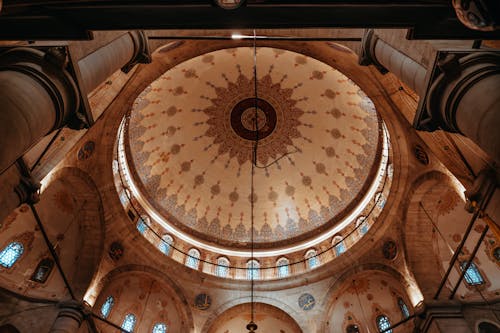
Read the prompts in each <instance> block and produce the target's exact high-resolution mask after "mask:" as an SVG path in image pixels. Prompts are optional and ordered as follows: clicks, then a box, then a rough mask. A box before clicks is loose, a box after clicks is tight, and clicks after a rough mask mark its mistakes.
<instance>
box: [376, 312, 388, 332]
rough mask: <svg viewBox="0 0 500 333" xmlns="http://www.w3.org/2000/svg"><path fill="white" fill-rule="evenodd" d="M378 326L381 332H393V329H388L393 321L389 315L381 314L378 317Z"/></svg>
mask: <svg viewBox="0 0 500 333" xmlns="http://www.w3.org/2000/svg"><path fill="white" fill-rule="evenodd" d="M377 327H378V331H379V332H384V333H392V330H388V328H389V327H391V322H390V321H389V318H387V316H384V315H381V316H378V317H377Z"/></svg>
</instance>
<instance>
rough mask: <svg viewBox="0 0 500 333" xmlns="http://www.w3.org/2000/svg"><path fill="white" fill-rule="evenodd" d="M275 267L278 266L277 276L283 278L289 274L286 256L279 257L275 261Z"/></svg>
mask: <svg viewBox="0 0 500 333" xmlns="http://www.w3.org/2000/svg"><path fill="white" fill-rule="evenodd" d="M276 267H277V268H278V278H280V279H281V278H285V277H287V276H288V275H289V274H290V266H289V261H288V259H287V258H285V257H282V258H279V259H278V261H277V262H276Z"/></svg>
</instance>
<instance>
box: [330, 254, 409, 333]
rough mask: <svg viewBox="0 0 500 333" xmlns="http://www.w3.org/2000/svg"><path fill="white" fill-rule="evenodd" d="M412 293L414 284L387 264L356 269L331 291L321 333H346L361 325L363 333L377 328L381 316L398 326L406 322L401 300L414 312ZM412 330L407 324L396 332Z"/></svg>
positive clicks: (363, 266)
mask: <svg viewBox="0 0 500 333" xmlns="http://www.w3.org/2000/svg"><path fill="white" fill-rule="evenodd" d="M410 290H411V289H410V282H409V281H407V279H405V277H404V276H403V274H401V273H399V272H398V271H397V270H395V269H394V268H392V267H389V266H386V265H383V264H369V265H360V266H356V267H354V268H353V269H351V270H349V271H347V272H345V273H344V274H343V275H342V276H341V277H340V278H339V279H337V280H335V281H334V282H333V284H332V285H331V287H330V288H329V289H328V292H327V294H326V297H325V298H324V301H323V304H322V307H323V309H324V313H323V317H322V318H323V319H322V323H321V324H322V328H321V332H334V333H337V332H339V333H340V332H344V330H345V328H346V327H347V326H348V325H357V326H358V327H361V331H362V332H364V331H367V329H368V328H369V330H370V331H372V330H374V329H376V327H375V318H376V316H377V315H381V314H384V315H386V316H388V317H389V318H390V320H391V323H392V324H395V323H397V322H399V321H401V320H403V319H404V317H403V316H402V314H401V309H400V308H399V307H398V299H401V300H403V302H404V303H405V304H406V306H407V307H408V311H409V312H413V310H412V308H413V307H412V304H411V297H410V295H409V293H410ZM409 327H410V324H409V323H407V324H404V325H402V326H401V328H399V330H395V331H394V332H395V333H398V332H406V331H405V329H409Z"/></svg>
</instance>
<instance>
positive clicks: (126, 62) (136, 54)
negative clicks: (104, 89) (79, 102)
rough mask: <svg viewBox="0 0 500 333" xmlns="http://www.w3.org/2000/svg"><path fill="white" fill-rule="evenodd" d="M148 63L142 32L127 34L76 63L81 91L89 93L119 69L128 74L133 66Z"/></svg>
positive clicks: (144, 36)
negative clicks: (78, 69)
mask: <svg viewBox="0 0 500 333" xmlns="http://www.w3.org/2000/svg"><path fill="white" fill-rule="evenodd" d="M150 61H151V58H150V56H149V48H148V40H147V37H146V35H145V34H144V32H142V31H130V32H127V33H125V34H123V35H121V36H120V37H118V38H116V39H115V40H113V41H111V42H110V43H109V44H107V45H106V46H105V47H101V48H99V49H97V50H96V51H94V52H92V53H91V54H89V55H87V56H86V57H84V58H83V59H81V60H79V61H78V67H79V68H80V73H81V75H82V83H83V89H82V91H85V93H87V94H88V93H90V92H91V91H92V90H94V89H95V88H97V86H99V85H100V84H101V83H102V82H104V81H105V80H106V79H107V78H108V77H110V76H111V74H113V73H114V72H116V71H117V70H119V69H120V68H121V69H122V70H123V71H124V72H128V71H129V70H130V69H132V67H133V66H134V65H135V64H137V63H148V62H150Z"/></svg>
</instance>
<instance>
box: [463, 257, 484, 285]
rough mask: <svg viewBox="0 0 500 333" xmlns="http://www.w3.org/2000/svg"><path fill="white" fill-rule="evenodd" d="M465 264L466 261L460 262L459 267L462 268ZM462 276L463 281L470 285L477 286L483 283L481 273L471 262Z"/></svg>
mask: <svg viewBox="0 0 500 333" xmlns="http://www.w3.org/2000/svg"><path fill="white" fill-rule="evenodd" d="M466 265H467V261H464V262H462V263H461V264H460V269H461V270H464V268H465V266H466ZM464 278H465V281H466V282H467V283H468V284H469V285H471V286H477V285H480V284H483V283H484V279H483V277H482V276H481V273H479V270H478V269H477V267H476V265H475V264H474V263H473V262H472V263H471V264H470V266H469V268H467V271H466V272H465V275H464Z"/></svg>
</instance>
